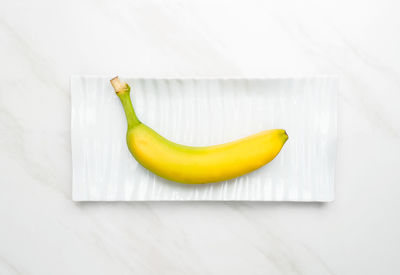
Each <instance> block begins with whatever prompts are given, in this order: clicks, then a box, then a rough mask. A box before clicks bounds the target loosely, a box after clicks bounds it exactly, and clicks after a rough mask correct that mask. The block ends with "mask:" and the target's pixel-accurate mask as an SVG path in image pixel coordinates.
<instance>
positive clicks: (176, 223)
mask: <svg viewBox="0 0 400 275" xmlns="http://www.w3.org/2000/svg"><path fill="white" fill-rule="evenodd" d="M399 10H400V6H399V2H398V1H395V0H392V1H385V0H376V1H355V0H346V1H317V0H314V1H311V0H309V1H262V2H261V1H259V2H258V1H195V0H191V1H128V0H127V1H123V0H115V1H108V0H103V1H94V0H93V1H92V0H87V1H86V0H83V1H78V0H71V1H61V0H56V1H50V0H37V1H29V0H21V1H12V0H2V1H1V8H0V167H1V172H0V187H1V191H0V274H2V275H3V274H38V275H44V274H59V275H62V274H85V275H86V274H99V275H100V274H319V275H323V274H398V273H399V272H400V261H399V259H398V251H399V245H400V236H399V232H400V223H399V218H398V216H399V207H400V199H399V198H400V194H399V193H400V172H399V170H400V166H399V164H400V126H399V125H400V124H399V121H400V107H399V102H400V96H399V89H400V33H399V30H400V17H399V16H398V12H399ZM115 73H118V74H121V75H129V76H134V77H203V76H206V77H207V76H210V77H219V76H221V77H227V76H228V77H246V76H249V77H257V76H276V75H283V76H291V75H313V74H338V75H339V76H340V77H341V90H340V94H339V121H338V127H339V133H338V134H339V139H338V155H337V171H336V201H335V202H333V203H328V204H319V203H201V202H196V203H190V202H185V203H183V202H176V203H74V202H72V201H71V145H70V92H69V77H70V75H71V74H97V75H112V74H115Z"/></svg>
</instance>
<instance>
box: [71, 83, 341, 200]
mask: <svg viewBox="0 0 400 275" xmlns="http://www.w3.org/2000/svg"><path fill="white" fill-rule="evenodd" d="M109 79H110V78H109V77H81V76H74V77H72V78H71V95H72V121H71V123H72V126H71V127H72V129H71V130H72V131H71V132H72V160H73V200H76V201H142V200H249V201H253V200H254V201H285V200H288V201H331V200H333V199H334V172H335V158H336V138H337V133H336V131H337V130H336V129H337V125H336V124H337V91H338V86H339V85H338V79H337V78H335V77H312V78H311V77H310V78H271V79H138V78H124V80H125V81H127V82H128V83H129V84H130V86H131V88H132V91H131V97H132V101H133V104H134V107H135V110H136V113H137V115H138V117H139V118H140V120H141V121H142V122H143V123H145V124H147V125H148V126H150V127H151V128H153V129H154V130H156V131H157V132H158V133H160V134H161V135H163V136H165V137H166V138H168V139H171V140H172V141H174V142H177V143H182V144H186V145H213V144H218V143H224V142H228V141H232V140H235V139H238V138H242V137H245V136H247V135H251V134H254V133H257V132H259V131H262V130H266V129H272V128H282V129H285V130H286V131H287V133H288V135H289V140H288V141H287V143H286V144H285V146H284V147H283V149H282V151H281V153H280V154H279V155H278V156H277V158H275V159H274V160H273V161H272V162H271V163H269V164H267V165H266V166H264V167H262V168H261V169H259V170H257V171H255V172H253V173H250V174H248V175H245V176H242V177H240V178H237V179H234V180H230V181H226V182H221V183H212V184H204V185H184V184H179V183H174V182H169V181H167V180H164V179H161V178H159V177H157V176H155V175H154V174H152V173H151V172H149V171H147V170H146V169H144V168H143V167H141V166H140V165H139V164H138V163H137V162H136V161H135V159H134V158H133V157H132V156H131V154H130V153H129V151H128V148H127V146H126V143H125V133H126V121H125V116H124V112H123V109H122V106H121V103H120V102H119V99H118V97H117V96H116V95H115V93H114V91H113V89H112V87H111V85H110V82H109Z"/></svg>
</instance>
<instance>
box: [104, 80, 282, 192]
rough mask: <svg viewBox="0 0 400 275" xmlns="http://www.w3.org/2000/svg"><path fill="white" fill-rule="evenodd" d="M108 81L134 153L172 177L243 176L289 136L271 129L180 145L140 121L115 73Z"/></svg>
mask: <svg viewBox="0 0 400 275" xmlns="http://www.w3.org/2000/svg"><path fill="white" fill-rule="evenodd" d="M110 82H111V84H112V86H113V87H114V90H115V92H116V93H117V95H118V97H119V98H120V100H121V103H122V106H123V108H124V111H125V115H126V119H127V122H128V130H127V134H126V140H127V144H128V148H129V150H130V152H131V153H132V155H133V157H134V158H135V159H136V160H137V161H138V162H139V163H140V164H141V165H142V166H144V167H145V168H147V169H148V170H150V171H152V172H153V173H155V174H156V175H158V176H160V177H163V178H165V179H168V180H171V181H175V182H180V183H188V184H201V183H211V182H219V181H224V180H228V179H232V178H236V177H239V176H242V175H244V174H246V173H249V172H251V171H254V170H256V169H258V168H260V167H261V166H263V165H265V164H267V163H268V162H270V161H271V160H273V159H274V158H275V157H276V155H278V153H279V152H280V150H281V149H282V147H283V145H284V144H285V142H286V140H287V139H288V135H287V134H286V131H285V130H281V129H273V130H267V131H263V132H260V133H258V134H255V135H251V136H248V137H246V138H242V139H239V140H236V141H233V142H229V143H225V144H221V145H214V146H205V147H191V146H185V145H180V144H177V143H174V142H172V141H170V140H168V139H166V138H164V137H162V136H161V135H159V134H158V133H156V132H155V131H154V130H153V129H151V128H150V127H148V126H146V125H145V124H143V123H141V122H140V121H139V119H138V118H137V116H136V114H135V111H134V109H133V106H132V102H131V98H130V87H129V85H128V84H127V83H125V82H123V81H121V80H120V79H119V78H118V77H115V78H113V79H111V81H110Z"/></svg>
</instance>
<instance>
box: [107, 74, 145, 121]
mask: <svg viewBox="0 0 400 275" xmlns="http://www.w3.org/2000/svg"><path fill="white" fill-rule="evenodd" d="M110 82H111V85H112V86H113V87H114V90H115V92H116V93H117V96H118V97H119V99H120V100H121V103H122V106H123V107H124V111H125V116H126V120H127V122H128V129H131V128H133V127H135V126H137V125H139V124H140V121H139V119H138V118H137V116H136V113H135V110H134V109H133V106H132V101H131V96H130V91H131V87H129V85H128V84H127V83H125V82H123V81H121V80H120V79H119V78H118V76H116V77H114V78H113V79H111V80H110Z"/></svg>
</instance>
